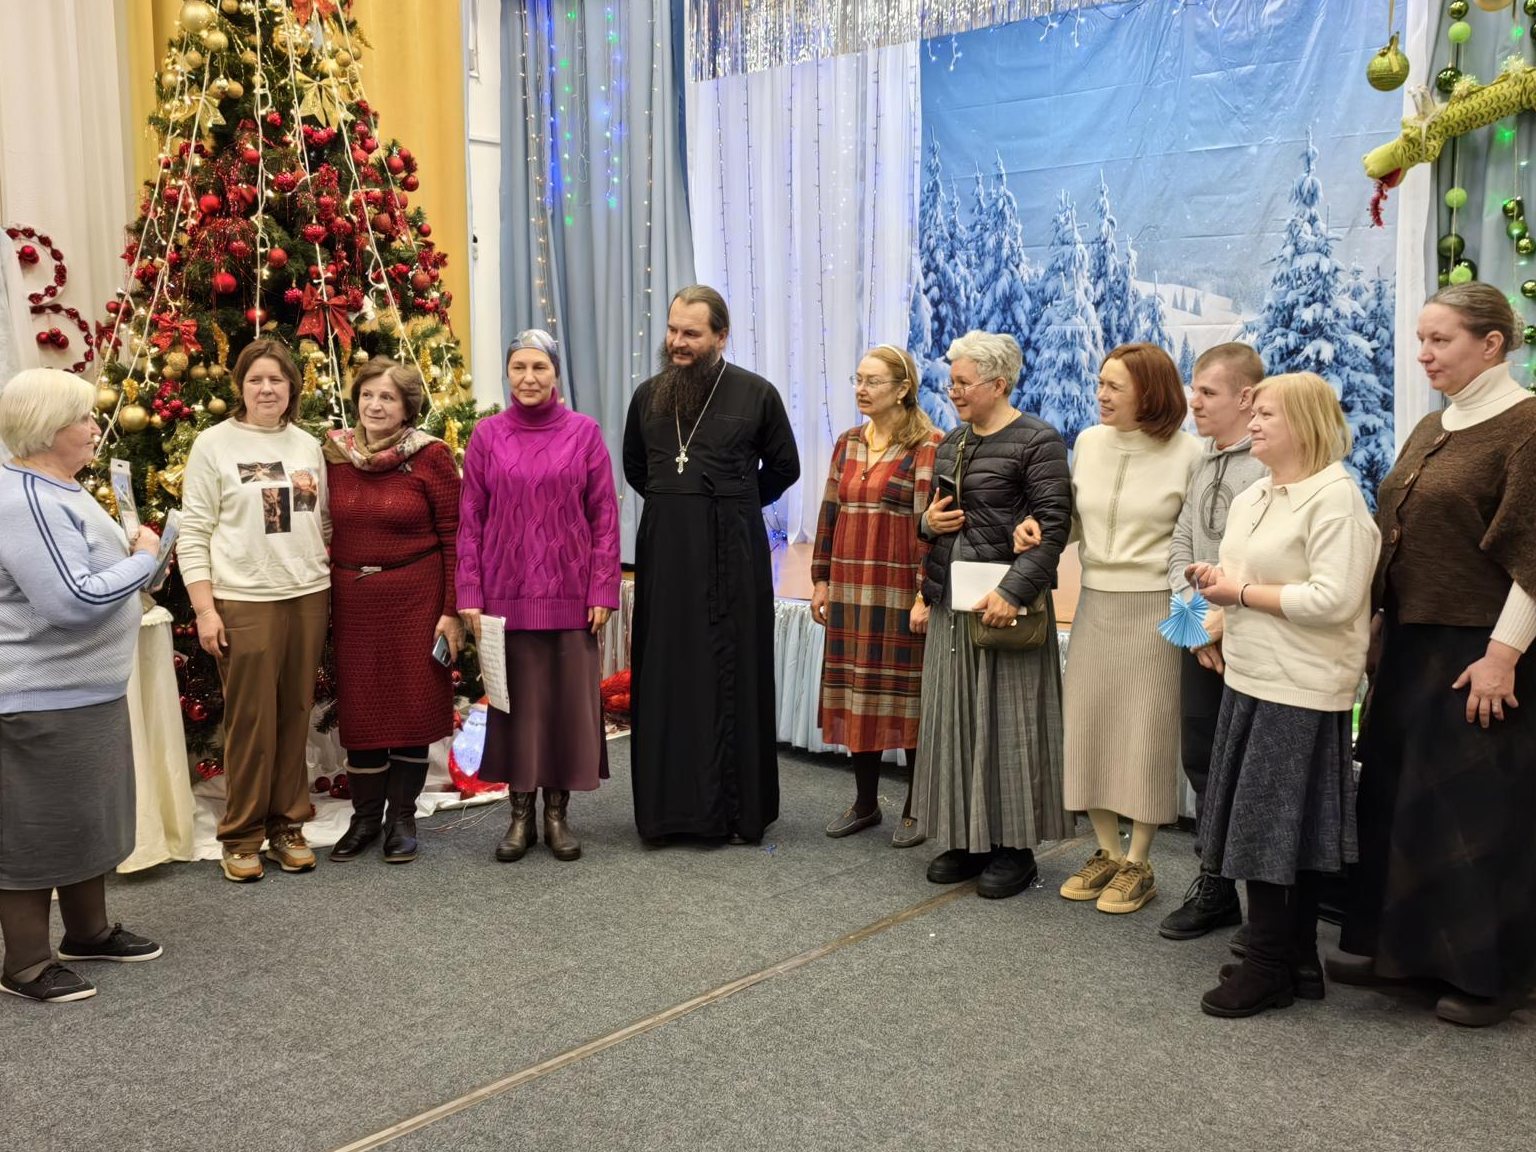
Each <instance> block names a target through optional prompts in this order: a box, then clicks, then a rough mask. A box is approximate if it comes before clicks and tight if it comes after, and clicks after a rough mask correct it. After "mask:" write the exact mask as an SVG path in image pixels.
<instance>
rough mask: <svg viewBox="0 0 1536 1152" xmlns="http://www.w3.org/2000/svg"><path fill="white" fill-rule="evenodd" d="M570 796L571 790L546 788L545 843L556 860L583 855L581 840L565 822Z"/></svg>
mask: <svg viewBox="0 0 1536 1152" xmlns="http://www.w3.org/2000/svg"><path fill="white" fill-rule="evenodd" d="M570 798H571V794H570V793H569V792H565V791H560V790H557V789H554V788H546V789H544V843H546V844H548V845H549V850H550V851H551V852H553V853H554V855H555V859H556V860H575V859H576V858H577V857H578V856H580V855H581V841H580V840H578V839H576V837H575V836H574V835H572V834H571V826H570V825H569V824H567V823H566V822H565V805H566V803H567V802H568V801H569V800H570Z"/></svg>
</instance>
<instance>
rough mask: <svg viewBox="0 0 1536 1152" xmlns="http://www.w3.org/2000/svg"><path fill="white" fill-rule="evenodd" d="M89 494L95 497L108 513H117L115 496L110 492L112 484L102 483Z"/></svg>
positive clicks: (113, 514) (114, 514)
mask: <svg viewBox="0 0 1536 1152" xmlns="http://www.w3.org/2000/svg"><path fill="white" fill-rule="evenodd" d="M91 495H93V496H95V497H96V503H98V504H100V505H101V506H102V507H103V508H105V509H106V510H107V512H108V514H109V515H112V516H116V515H117V497H116V496H115V495H114V494H113V492H112V485H110V484H103V485H102V486H101V487H99V488H97V489H96V491H95V492H93V493H91Z"/></svg>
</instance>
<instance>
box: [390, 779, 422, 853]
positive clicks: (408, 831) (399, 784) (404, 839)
mask: <svg viewBox="0 0 1536 1152" xmlns="http://www.w3.org/2000/svg"><path fill="white" fill-rule="evenodd" d="M426 782H427V766H426V764H424V763H422V762H421V761H419V760H391V761H390V762H389V824H388V826H387V827H386V828H385V830H384V861H385V863H388V864H409V863H410V862H411V861H412V860H414V859H416V853H417V850H418V848H419V845H418V843H417V841H416V797H418V796H420V795H421V789H422V786H423V785H425V784H426Z"/></svg>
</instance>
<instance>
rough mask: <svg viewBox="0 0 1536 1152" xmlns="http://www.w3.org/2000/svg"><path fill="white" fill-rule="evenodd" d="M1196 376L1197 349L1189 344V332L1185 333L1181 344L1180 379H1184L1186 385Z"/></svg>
mask: <svg viewBox="0 0 1536 1152" xmlns="http://www.w3.org/2000/svg"><path fill="white" fill-rule="evenodd" d="M1194 376H1195V350H1194V349H1193V348H1191V347H1190V346H1189V334H1188V333H1185V335H1184V343H1182V344H1181V345H1179V379H1180V380H1182V381H1184V386H1185V387H1186V388H1187V387H1189V383H1190V381H1191V380H1193V379H1194Z"/></svg>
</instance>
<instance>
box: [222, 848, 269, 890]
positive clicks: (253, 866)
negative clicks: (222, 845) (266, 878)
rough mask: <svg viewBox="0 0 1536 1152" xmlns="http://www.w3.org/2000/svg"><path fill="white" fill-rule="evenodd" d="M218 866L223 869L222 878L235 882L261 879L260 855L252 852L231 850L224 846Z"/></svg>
mask: <svg viewBox="0 0 1536 1152" xmlns="http://www.w3.org/2000/svg"><path fill="white" fill-rule="evenodd" d="M219 866H220V867H221V868H223V869H224V879H226V880H233V881H234V882H235V883H236V884H250V883H252V882H253V881H256V880H260V879H261V873H262V869H261V857H260V856H258V855H256V853H254V852H231V851H230V850H229V849H228V848H226V849H224V855H223V857H222V858H221V859H220V860H219Z"/></svg>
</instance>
